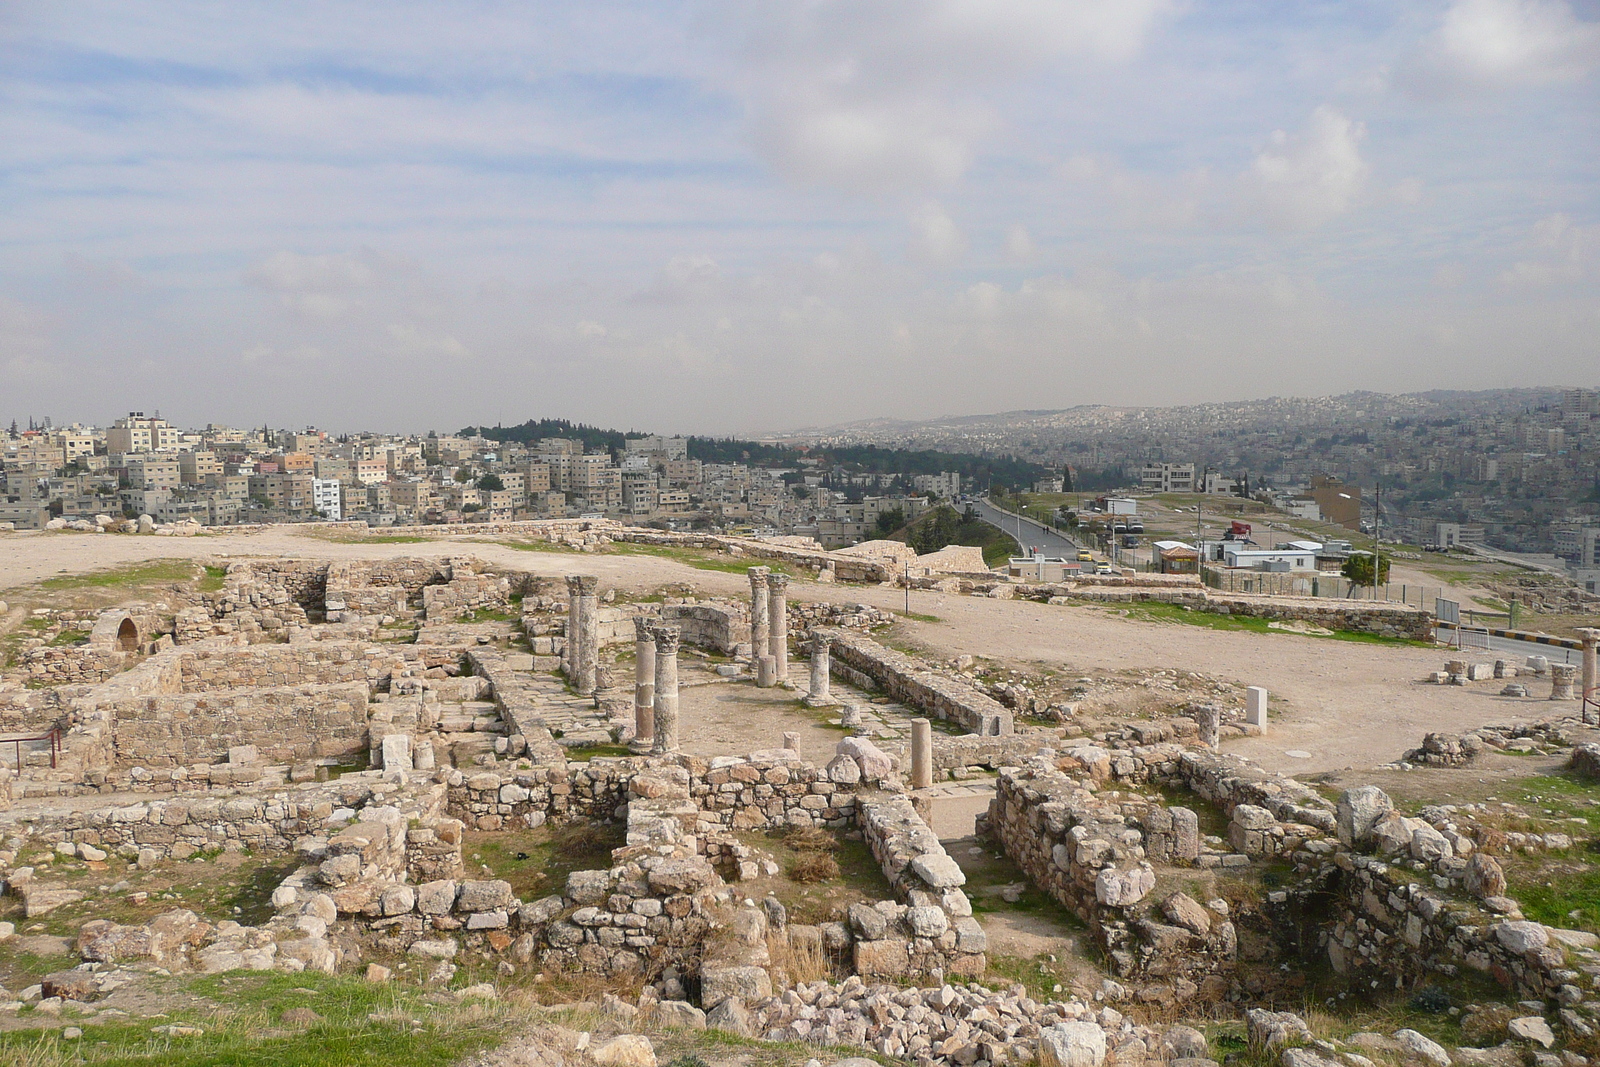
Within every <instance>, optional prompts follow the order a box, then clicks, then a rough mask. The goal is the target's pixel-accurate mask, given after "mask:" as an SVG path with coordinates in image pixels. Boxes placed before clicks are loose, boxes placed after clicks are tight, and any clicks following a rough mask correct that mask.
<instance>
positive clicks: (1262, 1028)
mask: <svg viewBox="0 0 1600 1067" xmlns="http://www.w3.org/2000/svg"><path fill="white" fill-rule="evenodd" d="M1244 1025H1245V1031H1246V1033H1247V1035H1248V1036H1249V1040H1250V1047H1251V1048H1254V1049H1261V1050H1263V1051H1267V1052H1271V1051H1272V1050H1274V1049H1279V1048H1283V1047H1284V1046H1285V1045H1293V1044H1299V1043H1301V1042H1307V1041H1310V1040H1311V1028H1310V1027H1309V1026H1307V1025H1306V1021H1305V1020H1304V1019H1302V1018H1301V1017H1300V1016H1298V1015H1296V1014H1294V1013H1293V1012H1289V1011H1267V1010H1265V1009H1263V1008H1251V1009H1250V1010H1249V1011H1247V1012H1245V1014H1244Z"/></svg>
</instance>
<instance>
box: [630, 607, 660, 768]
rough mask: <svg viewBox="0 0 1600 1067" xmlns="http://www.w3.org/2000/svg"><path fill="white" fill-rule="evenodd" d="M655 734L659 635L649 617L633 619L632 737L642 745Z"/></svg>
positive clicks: (639, 616) (635, 617)
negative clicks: (652, 632)
mask: <svg viewBox="0 0 1600 1067" xmlns="http://www.w3.org/2000/svg"><path fill="white" fill-rule="evenodd" d="M655 736H656V639H655V638H654V637H653V636H651V634H650V620H649V619H646V618H645V617H643V616H642V615H636V616H634V619H633V739H634V741H635V742H637V743H638V744H640V745H641V746H646V747H648V742H650V741H653V740H654V739H655Z"/></svg>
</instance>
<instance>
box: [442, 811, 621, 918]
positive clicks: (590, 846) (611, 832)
mask: <svg viewBox="0 0 1600 1067" xmlns="http://www.w3.org/2000/svg"><path fill="white" fill-rule="evenodd" d="M626 843H627V828H626V827H625V826H623V825H622V824H621V823H597V822H590V821H588V820H586V819H573V820H570V821H568V822H563V823H557V824H551V823H546V824H545V825H544V826H540V827H538V828H536V829H532V830H526V829H525V830H500V831H472V832H469V833H468V834H466V835H465V837H464V838H463V839H462V846H461V852H462V855H463V857H464V858H466V860H467V861H468V863H469V864H475V865H477V866H478V867H479V868H480V869H481V868H485V867H486V868H488V869H489V871H490V872H492V874H493V876H494V877H496V878H503V879H505V880H506V881H507V882H510V883H511V888H512V891H513V892H515V893H516V894H517V896H519V897H522V898H523V899H525V900H531V899H534V898H536V897H541V896H546V895H548V894H550V893H559V892H560V891H561V890H562V888H563V887H564V886H565V885H566V884H567V875H569V874H571V873H572V872H573V871H597V870H608V869H610V867H611V850H612V849H614V848H621V847H622V846H623V845H624V844H626ZM473 877H478V876H477V875H474V876H473Z"/></svg>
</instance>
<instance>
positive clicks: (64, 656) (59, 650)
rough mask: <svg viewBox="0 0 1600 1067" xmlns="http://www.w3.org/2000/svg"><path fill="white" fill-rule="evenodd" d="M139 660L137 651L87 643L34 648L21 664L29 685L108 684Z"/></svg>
mask: <svg viewBox="0 0 1600 1067" xmlns="http://www.w3.org/2000/svg"><path fill="white" fill-rule="evenodd" d="M168 643H169V644H170V639H169V640H168ZM138 658H139V657H138V653H136V652H119V651H117V650H116V649H114V648H96V647H95V646H93V645H87V644H85V645H64V646H60V647H56V648H50V647H45V648H35V649H32V650H30V651H28V652H25V653H23V654H22V656H21V657H20V663H21V667H22V668H23V670H24V671H26V672H27V677H28V684H30V685H36V686H57V685H85V684H88V685H92V684H94V683H96V682H103V681H105V680H106V679H107V678H110V677H111V676H112V675H114V674H116V673H118V672H119V671H121V670H123V669H124V668H126V667H127V666H129V665H130V664H132V663H135V662H137V661H138Z"/></svg>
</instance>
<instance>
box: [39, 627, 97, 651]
mask: <svg viewBox="0 0 1600 1067" xmlns="http://www.w3.org/2000/svg"><path fill="white" fill-rule="evenodd" d="M87 640H89V631H88V630H62V631H61V632H60V633H58V634H56V635H55V636H54V637H52V638H51V639H50V640H49V641H48V642H47V644H49V646H50V647H51V648H64V647H66V646H67V645H81V644H83V643H84V642H85V641H87Z"/></svg>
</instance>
